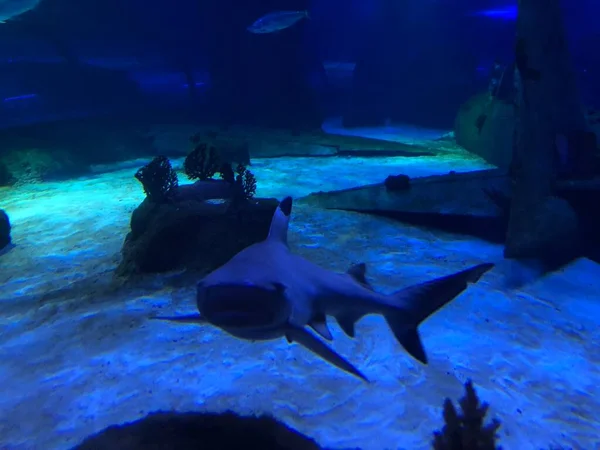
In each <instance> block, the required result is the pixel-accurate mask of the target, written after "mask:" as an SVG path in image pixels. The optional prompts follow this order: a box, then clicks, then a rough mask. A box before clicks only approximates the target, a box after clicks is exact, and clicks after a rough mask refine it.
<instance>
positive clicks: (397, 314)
mask: <svg viewBox="0 0 600 450" xmlns="http://www.w3.org/2000/svg"><path fill="white" fill-rule="evenodd" d="M492 267H494V264H492V263H486V264H479V265H477V266H474V267H471V268H469V269H466V270H463V271H461V272H457V273H454V274H452V275H447V276H445V277H442V278H436V279H435V280H431V281H427V282H425V283H421V284H417V285H415V286H410V287H408V288H405V289H402V290H400V291H398V292H395V293H394V294H392V295H391V302H390V303H392V304H393V306H394V307H395V308H393V310H391V311H390V312H388V313H387V314H386V315H385V319H386V321H387V323H388V324H389V326H390V328H391V330H392V332H393V333H394V336H396V339H398V342H400V344H402V346H403V347H404V348H405V350H406V351H407V352H408V353H410V354H411V355H412V356H413V357H414V358H416V359H417V360H419V361H421V362H422V363H423V364H427V355H426V354H425V349H424V348H423V343H422V342H421V338H420V337H419V332H418V330H417V328H418V326H419V324H420V323H421V322H423V321H424V320H425V319H427V318H428V317H429V316H430V315H432V314H433V313H434V312H436V311H437V310H438V309H440V308H441V307H442V306H444V305H446V304H447V303H450V302H451V301H452V300H453V299H454V298H455V297H457V296H458V295H459V294H460V293H462V292H463V291H464V290H465V289H466V288H467V286H468V285H469V284H470V283H476V282H477V281H478V280H479V278H481V276H482V275H483V274H484V273H486V272H487V271H488V270H490V269H491V268H492Z"/></svg>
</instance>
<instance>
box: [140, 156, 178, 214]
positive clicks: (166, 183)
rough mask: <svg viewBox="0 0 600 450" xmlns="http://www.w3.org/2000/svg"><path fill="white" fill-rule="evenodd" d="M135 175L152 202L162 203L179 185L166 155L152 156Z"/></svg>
mask: <svg viewBox="0 0 600 450" xmlns="http://www.w3.org/2000/svg"><path fill="white" fill-rule="evenodd" d="M135 177H136V178H137V179H138V181H139V182H140V183H142V186H143V187H144V192H145V193H146V197H148V200H150V201H151V202H154V203H162V202H165V201H168V200H169V199H171V198H172V197H173V196H174V195H175V192H176V191H177V187H178V185H179V181H178V179H177V173H176V172H175V170H173V168H172V167H171V162H170V161H169V159H168V158H167V157H166V156H157V157H156V158H154V159H153V160H152V161H150V162H149V163H148V164H146V165H145V166H144V167H142V168H140V169H139V170H138V171H137V172H136V174H135Z"/></svg>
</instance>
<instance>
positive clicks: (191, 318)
mask: <svg viewBox="0 0 600 450" xmlns="http://www.w3.org/2000/svg"><path fill="white" fill-rule="evenodd" d="M150 319H151V320H167V321H169V322H178V323H188V324H189V323H195V324H202V323H206V320H204V319H203V318H202V317H201V316H200V314H189V315H186V316H151V317H150Z"/></svg>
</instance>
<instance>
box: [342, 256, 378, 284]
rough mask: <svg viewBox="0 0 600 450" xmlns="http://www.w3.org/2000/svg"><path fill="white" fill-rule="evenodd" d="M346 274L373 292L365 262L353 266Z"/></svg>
mask: <svg viewBox="0 0 600 450" xmlns="http://www.w3.org/2000/svg"><path fill="white" fill-rule="evenodd" d="M346 273H347V274H348V275H350V276H351V277H352V278H354V280H355V281H356V282H358V283H360V284H362V285H363V286H364V287H366V288H369V289H371V290H373V286H371V284H370V283H369V282H368V281H367V265H366V264H365V263H364V262H362V263H358V264H353V265H351V266H350V268H349V269H348V271H347V272H346Z"/></svg>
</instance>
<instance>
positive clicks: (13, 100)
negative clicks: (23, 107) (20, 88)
mask: <svg viewBox="0 0 600 450" xmlns="http://www.w3.org/2000/svg"><path fill="white" fill-rule="evenodd" d="M36 97H37V94H24V95H16V96H14V97H6V98H5V99H4V100H2V101H3V102H5V103H7V102H15V101H18V100H27V99H29V98H36Z"/></svg>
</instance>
